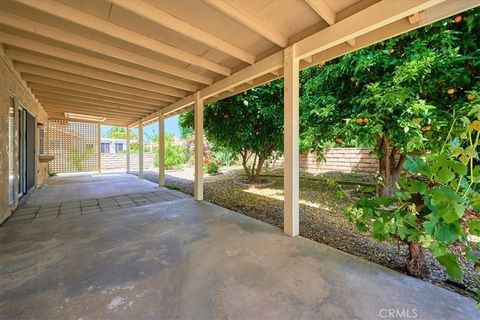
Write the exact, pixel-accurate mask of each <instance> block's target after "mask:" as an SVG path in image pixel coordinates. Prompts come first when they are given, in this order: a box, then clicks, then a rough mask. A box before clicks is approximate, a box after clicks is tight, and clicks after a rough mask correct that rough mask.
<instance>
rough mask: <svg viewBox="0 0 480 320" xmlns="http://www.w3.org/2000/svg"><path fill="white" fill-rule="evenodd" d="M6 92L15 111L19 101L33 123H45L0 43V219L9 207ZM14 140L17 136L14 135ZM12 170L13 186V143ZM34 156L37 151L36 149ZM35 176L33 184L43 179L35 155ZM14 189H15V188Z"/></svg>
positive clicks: (38, 107) (16, 177) (45, 116)
mask: <svg viewBox="0 0 480 320" xmlns="http://www.w3.org/2000/svg"><path fill="white" fill-rule="evenodd" d="M10 95H12V96H13V97H14V98H15V113H16V115H17V114H18V106H19V105H20V104H21V105H22V106H23V107H25V108H26V109H28V110H29V111H30V113H32V114H33V115H35V117H36V120H37V123H44V124H46V123H47V121H48V117H47V114H46V113H45V111H44V110H43V108H42V107H41V106H40V105H39V104H38V102H37V101H36V100H35V99H34V98H33V95H32V94H31V92H30V91H29V90H28V89H27V87H26V86H25V85H24V83H22V81H21V79H20V78H19V76H18V74H17V73H15V72H14V71H13V67H12V64H11V62H10V61H9V60H8V59H7V58H6V57H5V53H4V51H3V48H2V47H1V46H0V223H1V222H3V221H4V220H5V219H6V218H8V217H9V216H10V214H11V210H12V208H11V207H10V206H9V201H8V191H9V190H8V112H9V111H8V110H9V106H10ZM15 126H16V128H15V134H16V135H18V129H17V128H18V115H17V116H16V123H15ZM36 130H37V131H36V142H35V146H36V150H38V146H39V139H38V137H39V132H38V127H37V128H36ZM15 141H18V137H15ZM14 154H15V156H14V159H15V161H14V167H13V168H14V174H15V180H14V181H15V190H17V186H18V144H17V143H16V144H15V147H14ZM36 154H37V156H38V152H36ZM36 161H37V166H36V169H37V177H36V180H35V181H36V185H40V184H41V183H43V179H42V178H41V177H39V175H38V170H39V169H40V166H39V163H38V157H37V160H36ZM15 193H16V192H15ZM17 203H18V196H17V195H15V203H14V205H13V208H15V207H16V206H17Z"/></svg>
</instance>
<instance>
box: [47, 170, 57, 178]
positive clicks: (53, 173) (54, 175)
mask: <svg viewBox="0 0 480 320" xmlns="http://www.w3.org/2000/svg"><path fill="white" fill-rule="evenodd" d="M57 175H58V174H57V173H56V172H54V171H52V172H49V173H48V176H49V177H56V176H57Z"/></svg>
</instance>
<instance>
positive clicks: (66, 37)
mask: <svg viewBox="0 0 480 320" xmlns="http://www.w3.org/2000/svg"><path fill="white" fill-rule="evenodd" d="M0 24H2V25H6V26H9V27H13V28H15V29H19V30H22V31H26V32H29V33H31V34H34V35H36V36H41V37H47V38H49V39H53V40H55V41H59V42H62V43H65V44H68V45H71V46H74V47H78V48H82V49H87V50H89V51H91V52H95V53H98V54H101V55H104V56H108V57H112V58H115V59H118V60H123V61H126V62H129V63H132V64H136V65H139V66H143V67H146V68H149V69H152V70H156V71H160V72H163V73H166V74H170V75H173V76H176V77H180V78H183V79H186V80H191V81H194V82H198V83H202V84H211V83H212V82H213V80H212V79H211V78H209V77H206V76H203V75H200V74H198V73H195V72H192V71H189V70H186V69H182V68H178V67H175V66H172V65H169V64H167V63H163V62H160V61H158V60H155V59H151V58H148V57H145V56H143V55H139V54H136V53H133V52H130V51H127V50H123V49H120V48H117V47H114V46H111V45H108V44H106V43H102V42H99V41H95V40H92V39H89V38H86V37H82V36H79V35H76V34H74V33H71V32H67V31H64V30H61V29H57V28H54V27H51V26H49V25H46V24H43V23H40V22H36V21H33V20H30V19H27V18H24V17H21V16H18V15H15V14H11V13H9V12H6V11H0Z"/></svg>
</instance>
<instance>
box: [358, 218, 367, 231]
mask: <svg viewBox="0 0 480 320" xmlns="http://www.w3.org/2000/svg"><path fill="white" fill-rule="evenodd" d="M355 225H356V226H357V229H358V230H360V231H362V232H367V231H368V227H367V225H366V224H365V223H363V222H360V221H357V222H356V223H355Z"/></svg>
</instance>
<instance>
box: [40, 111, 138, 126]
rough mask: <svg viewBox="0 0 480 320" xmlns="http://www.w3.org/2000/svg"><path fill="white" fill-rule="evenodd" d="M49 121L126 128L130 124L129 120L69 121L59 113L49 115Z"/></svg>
mask: <svg viewBox="0 0 480 320" xmlns="http://www.w3.org/2000/svg"><path fill="white" fill-rule="evenodd" d="M48 116H49V118H48V119H49V120H57V121H58V120H60V121H70V122H88V123H98V124H101V125H109V126H118V127H126V126H128V124H129V120H109V119H106V120H105V121H104V122H98V121H88V120H75V119H69V118H65V116H64V115H63V114H57V113H52V114H51V115H50V114H48ZM130 121H131V120H130Z"/></svg>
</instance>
